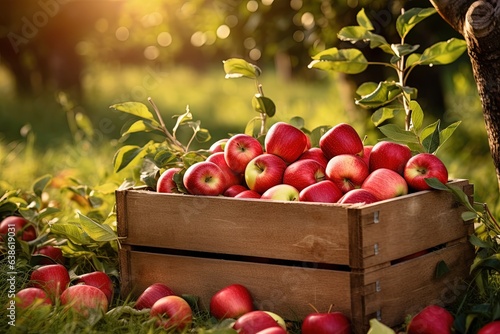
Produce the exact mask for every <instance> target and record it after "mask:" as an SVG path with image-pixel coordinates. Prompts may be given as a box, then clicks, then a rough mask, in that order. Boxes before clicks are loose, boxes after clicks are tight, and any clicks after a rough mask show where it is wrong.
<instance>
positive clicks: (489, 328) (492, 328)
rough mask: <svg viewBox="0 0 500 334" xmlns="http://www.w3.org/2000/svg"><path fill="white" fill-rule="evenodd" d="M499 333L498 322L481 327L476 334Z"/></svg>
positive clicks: (499, 326) (499, 325)
mask: <svg viewBox="0 0 500 334" xmlns="http://www.w3.org/2000/svg"><path fill="white" fill-rule="evenodd" d="M498 333H500V320H497V321H493V322H490V323H489V324H486V325H484V326H483V327H481V329H480V330H479V332H477V334H498Z"/></svg>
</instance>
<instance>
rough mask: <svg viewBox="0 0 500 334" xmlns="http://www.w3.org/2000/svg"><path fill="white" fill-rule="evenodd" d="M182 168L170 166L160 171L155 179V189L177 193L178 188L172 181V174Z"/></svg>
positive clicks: (161, 191)
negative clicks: (156, 179)
mask: <svg viewBox="0 0 500 334" xmlns="http://www.w3.org/2000/svg"><path fill="white" fill-rule="evenodd" d="M181 170H182V168H180V167H170V168H168V169H166V170H165V171H164V172H163V173H161V175H160V177H159V178H158V181H156V191H157V192H160V193H178V192H179V189H178V188H177V184H176V183H175V181H174V175H175V174H177V173H179V172H180V171H181Z"/></svg>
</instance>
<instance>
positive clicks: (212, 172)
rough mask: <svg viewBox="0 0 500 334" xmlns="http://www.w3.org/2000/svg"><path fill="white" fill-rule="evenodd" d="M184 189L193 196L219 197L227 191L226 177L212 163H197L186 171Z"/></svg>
mask: <svg viewBox="0 0 500 334" xmlns="http://www.w3.org/2000/svg"><path fill="white" fill-rule="evenodd" d="M183 183H184V187H186V190H187V191H188V192H189V193H190V194H191V195H206V196H218V195H222V193H223V192H224V190H226V176H225V175H224V172H223V171H222V169H221V168H220V167H219V166H217V165H216V164H215V163H213V162H210V161H201V162H197V163H195V164H193V165H191V166H189V167H188V168H187V169H186V172H185V173H184V177H183Z"/></svg>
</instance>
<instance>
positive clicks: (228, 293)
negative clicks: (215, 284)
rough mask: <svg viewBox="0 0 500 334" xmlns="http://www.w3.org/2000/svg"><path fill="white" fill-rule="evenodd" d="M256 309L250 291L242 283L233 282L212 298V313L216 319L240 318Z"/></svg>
mask: <svg viewBox="0 0 500 334" xmlns="http://www.w3.org/2000/svg"><path fill="white" fill-rule="evenodd" d="M253 310H254V306H253V298H252V295H251V294H250V291H248V289H247V288H246V287H244V286H243V285H241V284H231V285H228V286H226V287H224V288H222V289H221V290H219V291H217V292H216V293H215V294H214V295H213V296H212V298H211V299H210V314H211V315H212V316H214V317H215V318H216V319H218V320H220V319H226V318H234V319H236V318H238V317H240V316H241V315H243V314H245V313H248V312H250V311H253Z"/></svg>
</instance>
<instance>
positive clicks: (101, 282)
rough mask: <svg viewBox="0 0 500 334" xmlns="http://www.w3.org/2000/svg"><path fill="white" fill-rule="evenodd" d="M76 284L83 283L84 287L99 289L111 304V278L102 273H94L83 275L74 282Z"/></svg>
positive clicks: (112, 290) (112, 289)
mask: <svg viewBox="0 0 500 334" xmlns="http://www.w3.org/2000/svg"><path fill="white" fill-rule="evenodd" d="M75 282H76V283H77V284H78V283H83V284H86V285H92V286H95V287H96V288H98V289H100V290H101V291H102V292H104V294H105V295H106V298H107V299H108V303H109V304H111V299H112V298H113V292H114V287H113V281H112V280H111V278H110V277H109V276H108V275H107V274H106V273H104V272H102V271H94V272H91V273H87V274H83V275H80V276H79V277H78V279H77V280H76V281H75Z"/></svg>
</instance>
